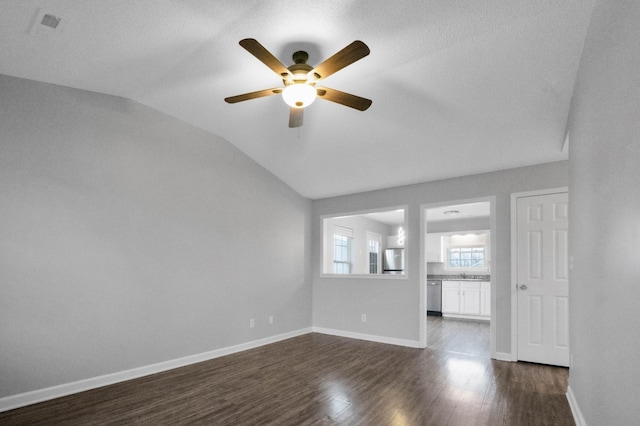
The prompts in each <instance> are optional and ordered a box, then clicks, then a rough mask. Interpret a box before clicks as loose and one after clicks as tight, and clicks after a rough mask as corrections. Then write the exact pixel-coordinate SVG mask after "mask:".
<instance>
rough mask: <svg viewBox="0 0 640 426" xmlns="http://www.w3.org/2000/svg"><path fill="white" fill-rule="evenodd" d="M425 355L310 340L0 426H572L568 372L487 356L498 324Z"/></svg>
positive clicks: (438, 335) (124, 387) (67, 402)
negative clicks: (132, 425) (151, 425)
mask: <svg viewBox="0 0 640 426" xmlns="http://www.w3.org/2000/svg"><path fill="white" fill-rule="evenodd" d="M428 330H429V334H428V336H429V338H428V346H429V347H428V348H427V349H422V350H421V349H411V348H404V347H399V346H392V345H384V344H378V343H372V342H366V341H360V340H352V339H347V338H342V337H335V336H327V335H322V334H316V333H313V334H307V335H304V336H300V337H296V338H293V339H289V340H286V341H283V342H279V343H275V344H272V345H268V346H264V347H261V348H257V349H253V350H249V351H245V352H242V353H238V354H234V355H229V356H226V357H222V358H218V359H214V360H211V361H207V362H203V363H199V364H195V365H191V366H187V367H183V368H179V369H175V370H172V371H168V372H165V373H159V374H155V375H152V376H148V377H144V378H140V379H136V380H131V381H128V382H125V383H119V384H115V385H111V386H107V387H103V388H100V389H95V390H91V391H87V392H82V393H79V394H76V395H71V396H68V397H63V398H59V399H56V400H52V401H47V402H43V403H40V404H35V405H31V406H28V407H23V408H20V409H17V410H13V411H8V412H5V413H0V424H1V425H27V424H28V425H97V424H100V425H111V424H154V425H162V424H171V425H181V424H207V425H398V426H403V425H455V426H460V425H464V426H466V425H492V426H493V425H554V426H556V425H574V422H573V420H572V417H571V412H570V409H569V406H568V403H567V400H566V397H565V391H566V388H567V380H568V370H567V369H564V368H559V367H550V366H543V365H536V364H529V363H510V362H501V361H493V360H491V359H489V324H488V323H484V322H475V321H463V320H454V319H442V318H439V317H428Z"/></svg>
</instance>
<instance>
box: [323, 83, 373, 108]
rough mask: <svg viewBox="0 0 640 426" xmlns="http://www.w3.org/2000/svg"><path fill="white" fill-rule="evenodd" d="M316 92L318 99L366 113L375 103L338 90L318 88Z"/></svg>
mask: <svg viewBox="0 0 640 426" xmlns="http://www.w3.org/2000/svg"><path fill="white" fill-rule="evenodd" d="M316 92H317V93H318V98H320V99H324V100H326V101H331V102H335V103H338V104H340V105H344V106H348V107H350V108H355V109H357V110H360V111H365V110H366V109H367V108H369V107H370V106H371V104H372V103H373V101H371V99H366V98H361V97H360V96H356V95H352V94H350V93H345V92H341V91H339V90H336V89H329V88H328V87H318V88H317V90H316Z"/></svg>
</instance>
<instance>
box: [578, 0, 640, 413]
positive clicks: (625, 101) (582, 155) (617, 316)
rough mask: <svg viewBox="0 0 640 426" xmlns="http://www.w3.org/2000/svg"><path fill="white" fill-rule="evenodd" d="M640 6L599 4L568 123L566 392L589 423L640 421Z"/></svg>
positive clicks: (585, 48)
mask: <svg viewBox="0 0 640 426" xmlns="http://www.w3.org/2000/svg"><path fill="white" fill-rule="evenodd" d="M638 23H640V2H638V1H637V0H635V1H597V2H596V5H595V8H594V12H593V17H592V22H591V26H590V28H589V33H588V36H587V39H586V42H585V47H584V53H583V57H582V62H581V65H580V70H579V73H578V78H577V82H576V87H575V93H574V100H573V104H572V112H571V116H570V130H569V131H570V137H571V149H570V164H571V166H570V203H571V204H570V212H571V233H570V238H571V239H570V252H571V254H572V255H573V256H574V268H573V270H572V271H571V272H570V273H571V275H570V295H571V305H570V308H571V310H570V322H569V323H570V326H571V330H570V331H571V334H570V335H571V352H572V355H573V367H572V368H571V373H570V380H569V381H570V386H571V390H572V391H573V393H574V395H575V397H576V400H577V402H578V406H579V408H580V410H581V411H582V414H583V415H584V418H585V420H586V423H587V424H588V425H605V424H607V425H632V424H634V425H637V424H638V421H639V419H640V408H639V407H638V384H639V383H640V367H639V366H638V355H639V354H640V331H639V330H638V327H639V325H640V308H639V306H640V42H639V40H640V25H639V24H638Z"/></svg>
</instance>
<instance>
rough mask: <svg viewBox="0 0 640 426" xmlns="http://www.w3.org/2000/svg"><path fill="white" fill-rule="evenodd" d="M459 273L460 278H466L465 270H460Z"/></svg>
mask: <svg viewBox="0 0 640 426" xmlns="http://www.w3.org/2000/svg"><path fill="white" fill-rule="evenodd" d="M458 275H460V278H462V279H463V280H464V279H465V278H467V274H466V273H464V272H460V273H458Z"/></svg>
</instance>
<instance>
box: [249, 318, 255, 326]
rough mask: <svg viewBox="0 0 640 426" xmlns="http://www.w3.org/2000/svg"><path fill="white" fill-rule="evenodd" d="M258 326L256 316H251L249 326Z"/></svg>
mask: <svg viewBox="0 0 640 426" xmlns="http://www.w3.org/2000/svg"><path fill="white" fill-rule="evenodd" d="M255 326H256V320H255V319H254V318H251V319H250V320H249V328H253V327H255Z"/></svg>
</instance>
